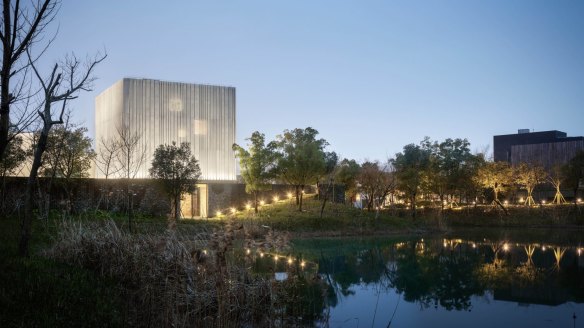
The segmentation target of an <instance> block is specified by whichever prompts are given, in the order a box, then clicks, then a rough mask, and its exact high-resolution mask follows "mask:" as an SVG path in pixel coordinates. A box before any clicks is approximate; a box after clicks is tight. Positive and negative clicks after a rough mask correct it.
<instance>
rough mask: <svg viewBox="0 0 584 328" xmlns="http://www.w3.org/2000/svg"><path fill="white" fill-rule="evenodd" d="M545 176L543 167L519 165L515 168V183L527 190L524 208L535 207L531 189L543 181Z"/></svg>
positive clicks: (526, 164) (527, 164)
mask: <svg viewBox="0 0 584 328" xmlns="http://www.w3.org/2000/svg"><path fill="white" fill-rule="evenodd" d="M546 175H547V174H546V172H545V170H544V169H543V167H541V166H539V165H535V164H529V163H520V164H519V165H518V166H517V167H516V168H515V181H516V182H517V183H518V184H519V185H521V186H523V187H524V188H525V190H527V199H526V200H525V206H531V205H535V200H534V199H533V189H535V187H536V186H537V185H538V184H540V183H542V182H543V181H544V180H545V178H546Z"/></svg>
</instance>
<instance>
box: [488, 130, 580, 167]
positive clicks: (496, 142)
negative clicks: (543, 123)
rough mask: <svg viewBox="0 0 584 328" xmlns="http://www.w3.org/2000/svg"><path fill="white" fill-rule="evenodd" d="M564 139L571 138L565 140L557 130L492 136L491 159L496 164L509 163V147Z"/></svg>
mask: <svg viewBox="0 0 584 328" xmlns="http://www.w3.org/2000/svg"><path fill="white" fill-rule="evenodd" d="M577 138H582V137H576V139H577ZM565 139H573V138H566V133H565V132H561V131H557V130H553V131H542V132H530V133H518V134H506V135H500V136H494V137H493V157H494V160H495V161H496V162H499V161H505V162H509V161H510V160H511V146H514V145H528V144H538V143H549V142H557V141H562V140H565Z"/></svg>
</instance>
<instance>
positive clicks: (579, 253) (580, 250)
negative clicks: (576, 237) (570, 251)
mask: <svg viewBox="0 0 584 328" xmlns="http://www.w3.org/2000/svg"><path fill="white" fill-rule="evenodd" d="M580 255H582V249H581V248H578V256H580Z"/></svg>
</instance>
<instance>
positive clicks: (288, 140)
mask: <svg viewBox="0 0 584 328" xmlns="http://www.w3.org/2000/svg"><path fill="white" fill-rule="evenodd" d="M317 135H318V131H317V130H315V129H313V128H311V127H307V128H306V129H294V130H292V131H289V130H285V131H284V134H282V135H280V136H277V138H276V139H277V140H276V142H275V145H276V146H277V149H278V154H277V160H276V163H277V165H276V170H277V174H278V176H279V177H280V178H281V179H282V180H283V181H284V182H286V183H287V184H290V185H292V186H294V188H295V191H296V204H297V205H298V210H299V211H302V191H304V187H305V186H306V185H309V184H314V183H316V182H317V181H318V178H319V177H320V176H321V175H322V174H323V172H324V171H325V166H326V163H325V153H324V148H325V147H326V146H327V145H328V143H327V142H326V140H324V139H316V137H317Z"/></svg>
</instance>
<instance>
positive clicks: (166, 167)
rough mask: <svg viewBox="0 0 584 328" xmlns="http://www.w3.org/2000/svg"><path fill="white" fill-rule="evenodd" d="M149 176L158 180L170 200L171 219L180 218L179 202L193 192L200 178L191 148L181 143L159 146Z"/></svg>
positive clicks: (187, 144) (185, 143) (186, 143)
mask: <svg viewBox="0 0 584 328" xmlns="http://www.w3.org/2000/svg"><path fill="white" fill-rule="evenodd" d="M149 172H150V176H151V177H153V178H155V179H158V180H159V181H160V182H161V184H162V187H163V188H164V190H165V192H166V193H167V194H168V196H169V197H170V198H171V203H172V205H173V206H172V208H173V212H174V213H173V218H174V220H175V221H176V220H178V219H179V218H180V200H181V198H182V195H183V194H184V193H187V192H193V190H194V189H195V188H196V183H197V180H198V179H199V177H200V176H201V170H200V168H199V164H198V163H197V160H196V159H195V157H194V156H192V155H191V146H190V144H189V143H188V142H183V143H181V144H180V146H177V145H176V142H173V143H172V145H166V144H164V145H160V146H158V147H157V148H156V150H155V151H154V158H153V160H152V167H151V168H150V170H149Z"/></svg>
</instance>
